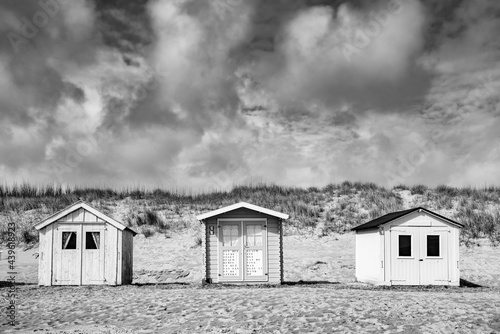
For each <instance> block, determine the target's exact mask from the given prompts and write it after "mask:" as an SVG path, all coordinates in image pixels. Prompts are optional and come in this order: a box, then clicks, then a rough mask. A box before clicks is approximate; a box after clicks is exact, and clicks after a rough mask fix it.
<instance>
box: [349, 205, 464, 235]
mask: <svg viewBox="0 0 500 334" xmlns="http://www.w3.org/2000/svg"><path fill="white" fill-rule="evenodd" d="M417 210H418V211H420V210H423V211H425V212H427V213H428V214H431V215H434V216H436V217H438V218H440V219H442V220H445V221H447V222H449V223H451V224H454V225H458V226H460V227H464V225H463V224H460V223H459V222H456V221H454V220H452V219H450V218H447V217H444V216H442V215H440V214H438V213H435V212H433V211H431V210H428V209H426V208H423V207H421V206H419V207H416V208H413V209H408V210H402V211H396V212H389V213H387V214H385V215H383V216H380V217H377V218H375V219H372V220H370V221H368V222H366V223H364V224H361V225H358V226H356V227H353V228H351V231H360V230H371V229H376V228H378V227H379V226H380V225H384V224H387V223H389V222H391V221H394V220H396V219H399V218H401V217H404V216H406V215H409V214H410V213H413V212H415V211H417ZM399 212H400V213H401V214H400V215H396V216H394V217H393V218H391V219H389V220H386V221H383V220H382V221H381V222H380V223H379V224H376V225H373V226H370V225H369V224H370V223H372V222H373V221H375V220H377V219H380V218H382V217H384V216H387V215H390V214H397V213H399ZM366 225H369V226H367V227H363V226H366Z"/></svg>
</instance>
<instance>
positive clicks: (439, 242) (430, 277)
mask: <svg viewBox="0 0 500 334" xmlns="http://www.w3.org/2000/svg"><path fill="white" fill-rule="evenodd" d="M450 232H451V231H450V229H449V228H445V227H442V228H439V227H421V228H420V258H419V263H420V268H419V269H420V284H422V285H429V284H432V285H448V284H449V277H450V276H449V263H448V261H449V258H448V257H449V254H448V238H449V235H450Z"/></svg>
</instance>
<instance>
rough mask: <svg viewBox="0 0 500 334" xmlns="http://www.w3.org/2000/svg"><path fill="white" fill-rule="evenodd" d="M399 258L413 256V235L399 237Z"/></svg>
mask: <svg viewBox="0 0 500 334" xmlns="http://www.w3.org/2000/svg"><path fill="white" fill-rule="evenodd" d="M399 256H411V235H400V236H399Z"/></svg>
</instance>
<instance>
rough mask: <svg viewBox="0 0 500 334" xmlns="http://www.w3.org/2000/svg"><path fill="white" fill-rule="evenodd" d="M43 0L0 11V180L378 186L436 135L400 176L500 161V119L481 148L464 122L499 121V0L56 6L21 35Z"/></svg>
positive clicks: (121, 0) (98, 1) (420, 177)
mask: <svg viewBox="0 0 500 334" xmlns="http://www.w3.org/2000/svg"><path fill="white" fill-rule="evenodd" d="M54 1H55V0H45V1H43V4H44V5H43V6H45V5H47V4H49V3H52V4H53V3H54ZM39 3H40V2H38V1H19V0H15V1H14V0H6V1H2V2H0V35H1V36H2V38H0V122H1V123H0V137H1V138H2V144H1V145H0V152H1V153H2V154H1V155H2V160H1V161H0V168H3V167H5V166H7V167H8V168H9V169H7V171H8V173H9V174H8V176H11V177H13V178H16V177H18V178H19V177H20V176H22V175H34V177H36V178H37V179H39V180H49V181H52V180H54V179H55V180H57V181H61V182H63V181H71V182H85V180H88V179H94V180H108V181H109V182H110V183H113V184H124V183H127V182H130V181H132V182H135V181H137V182H144V183H145V184H148V185H151V184H153V185H154V184H158V183H160V182H159V180H161V181H162V182H161V183H163V181H164V180H165V183H169V182H170V183H172V182H173V183H175V182H176V180H185V182H189V183H190V184H192V185H202V186H204V185H206V184H207V183H209V184H210V183H211V182H213V181H214V179H215V180H219V181H220V180H221V179H224V178H225V179H232V181H233V182H238V180H241V178H242V177H252V176H255V177H263V178H269V180H270V181H276V182H283V183H290V182H295V183H298V184H303V185H310V184H321V183H326V182H331V181H341V180H343V179H349V178H356V179H367V180H370V181H376V182H381V183H383V182H385V181H386V180H385V178H384V176H383V174H384V171H387V170H390V168H392V167H393V166H394V165H395V164H397V161H398V159H400V158H401V157H402V159H405V157H404V154H406V152H408V151H410V152H411V151H412V150H413V149H414V146H415V142H418V141H419V140H420V141H422V140H425V139H426V138H427V137H428V136H429V133H430V131H431V130H432V129H431V128H435V127H440V126H441V127H442V131H443V134H442V136H441V139H440V142H439V145H437V146H436V147H437V148H436V149H435V150H434V151H432V152H431V153H429V154H428V162H427V164H424V165H422V166H419V168H418V169H417V170H416V171H415V173H414V174H412V176H409V179H410V180H417V181H418V182H425V181H426V180H425V175H427V174H428V175H434V176H432V177H429V180H430V181H429V182H437V181H436V180H437V179H438V178H442V177H447V176H446V173H448V172H449V173H448V174H451V173H457V174H458V173H459V172H460V169H459V167H454V168H455V170H450V167H449V166H450V164H449V161H447V159H450V158H451V157H453V158H455V157H460V159H462V160H463V161H465V162H464V163H465V164H467V165H468V166H471V168H470V169H469V170H478V169H480V167H478V166H480V163H484V164H486V165H488V166H489V167H488V168H489V169H490V170H494V168H495V166H496V165H497V164H498V161H500V158H498V157H497V153H496V152H494V151H493V150H491V149H490V148H489V145H488V144H487V143H488V140H490V141H491V140H492V139H493V138H494V137H495V131H493V130H492V129H493V128H492V126H493V125H494V124H496V123H495V122H493V121H492V122H489V121H484V124H486V123H488V124H489V125H484V124H483V125H484V127H487V129H485V130H484V131H482V132H481V136H479V135H478V134H477V129H476V128H475V127H471V128H470V129H466V128H465V125H464V124H465V121H464V119H463V117H461V116H460V115H459V114H461V113H465V112H464V110H465V111H466V113H468V114H474V115H476V116H474V117H472V118H469V119H467V122H472V123H471V124H476V123H475V122H478V125H479V124H480V119H481V117H482V118H484V119H487V120H491V119H490V117H496V116H495V115H498V114H499V113H500V111H499V109H498V101H497V99H496V96H497V95H498V94H497V95H495V94H496V92H497V89H498V86H497V85H496V84H497V82H498V81H499V76H498V74H499V73H498V71H496V68H497V67H498V66H497V65H495V64H496V63H495V62H496V61H497V60H498V52H497V51H498V47H495V40H497V38H496V35H495V31H498V18H497V17H495V15H498V8H497V7H498V5H497V4H496V2H491V1H490V2H488V1H479V2H477V3H476V4H474V5H469V4H468V3H467V2H465V1H458V0H446V1H438V0H432V1H431V0H425V1H423V0H422V1H411V0H407V1H400V2H399V1H396V0H394V1H389V0H387V1H386V0H379V1H361V0H359V1H334V0H332V1H329V0H290V1H285V0H276V1H264V0H261V1H257V0H254V1H237V0H214V1H202V0H178V1H170V0H150V1H146V0H140V1H126V0H108V1H105V0H93V1H81V2H72V1H65V4H64V5H63V4H61V5H60V7H59V9H58V10H57V12H56V13H54V15H53V16H52V15H49V16H50V20H49V22H48V23H47V24H46V25H44V26H43V27H37V28H36V29H37V32H36V34H33V36H32V37H29V38H27V37H25V36H23V31H22V29H21V28H20V27H22V24H23V22H24V24H26V23H25V22H26V20H27V21H28V22H31V23H29V24H34V23H33V20H34V15H37V13H39V12H40V11H43V10H44V9H43V8H42V7H41V5H40V4H39ZM398 4H399V5H398ZM45 7H46V6H45ZM399 7H401V8H400V9H401V10H399ZM45 12H47V11H45ZM37 17H38V19H39V18H40V15H39V14H38V16H37ZM24 18H26V20H24ZM377 27H378V28H377ZM370 29H371V30H370ZM9 33H15V34H17V35H19V36H20V37H22V38H23V39H17V40H15V41H14V42H12V41H13V39H12V38H11V39H10V40H9V38H7V36H8V34H9ZM10 36H11V37H12V36H13V35H12V34H11V35H10ZM359 38H361V40H360V39H359ZM25 40H26V41H25ZM16 41H17V43H18V44H16ZM13 43H14V44H13ZM497 44H498V43H497ZM13 45H14V46H13ZM15 46H17V47H18V48H17V49H18V50H17V51H16V47H15ZM490 72H491V74H492V75H491V76H486V78H487V79H484V74H485V73H490ZM477 82H479V84H478V83H477ZM485 82H486V83H485ZM483 86H484V87H486V89H480V90H479V91H478V93H475V91H476V90H477V89H478V88H479V87H483ZM458 103H461V104H462V105H464V106H466V108H459V107H457V104H458ZM457 115H459V116H457ZM423 116H425V119H423V118H422V117H423ZM475 117H477V118H475ZM430 119H432V120H433V122H432V124H429V123H428V122H427V121H428V120H430ZM450 119H454V121H453V123H451V122H450V121H448V120H450ZM454 127H456V129H460V130H456V129H455V128H454ZM457 131H458V132H457ZM460 131H465V132H466V133H467V135H468V137H469V138H480V142H478V143H476V142H474V141H469V142H468V144H467V143H465V142H464V139H463V138H461V136H460V135H459V132H460ZM408 134H410V135H408ZM33 143H36V144H33ZM85 143H87V144H85ZM88 143H91V144H88ZM82 145H83V146H82ZM85 145H90V147H91V149H88V150H83V151H81V150H80V151H79V149H78V148H79V147H80V148H82V147H85ZM471 150H475V153H474V154H472V155H469V156H467V155H466V152H468V151H471ZM19 152H23V154H20V153H19ZM75 152H76V153H75ZM82 152H83V153H82ZM75 154H77V155H78V156H79V158H78V157H76V158H75ZM392 155H394V156H392ZM486 157H487V158H486ZM485 159H489V160H487V161H486V160H485ZM474 160H475V161H478V162H475V161H474ZM68 161H69V162H70V163H69V164H68V163H67V162H68ZM39 166H42V167H43V168H41V169H37V168H38V167H39ZM54 166H56V167H54ZM363 166H369V170H366V168H363ZM54 169H55V170H56V171H58V172H56V173H55V174H54ZM433 169H435V170H437V171H433ZM464 169H465V168H464ZM465 174H467V175H471V173H470V172H468V171H465ZM35 175H36V176H35ZM221 175H222V176H223V177H221ZM431 179H432V180H431ZM179 182H180V181H179ZM216 182H218V181H216Z"/></svg>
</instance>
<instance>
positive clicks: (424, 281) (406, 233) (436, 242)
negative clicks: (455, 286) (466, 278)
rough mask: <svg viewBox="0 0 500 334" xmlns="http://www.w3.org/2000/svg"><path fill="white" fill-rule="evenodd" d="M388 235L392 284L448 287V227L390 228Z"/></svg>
mask: <svg viewBox="0 0 500 334" xmlns="http://www.w3.org/2000/svg"><path fill="white" fill-rule="evenodd" d="M390 233H391V238H390V239H391V245H390V246H391V254H390V257H391V268H390V270H391V282H392V284H399V285H448V284H449V277H450V272H449V261H448V260H449V250H448V238H449V234H450V229H449V228H446V227H442V228H439V227H406V226H405V227H392V228H391V229H390Z"/></svg>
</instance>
